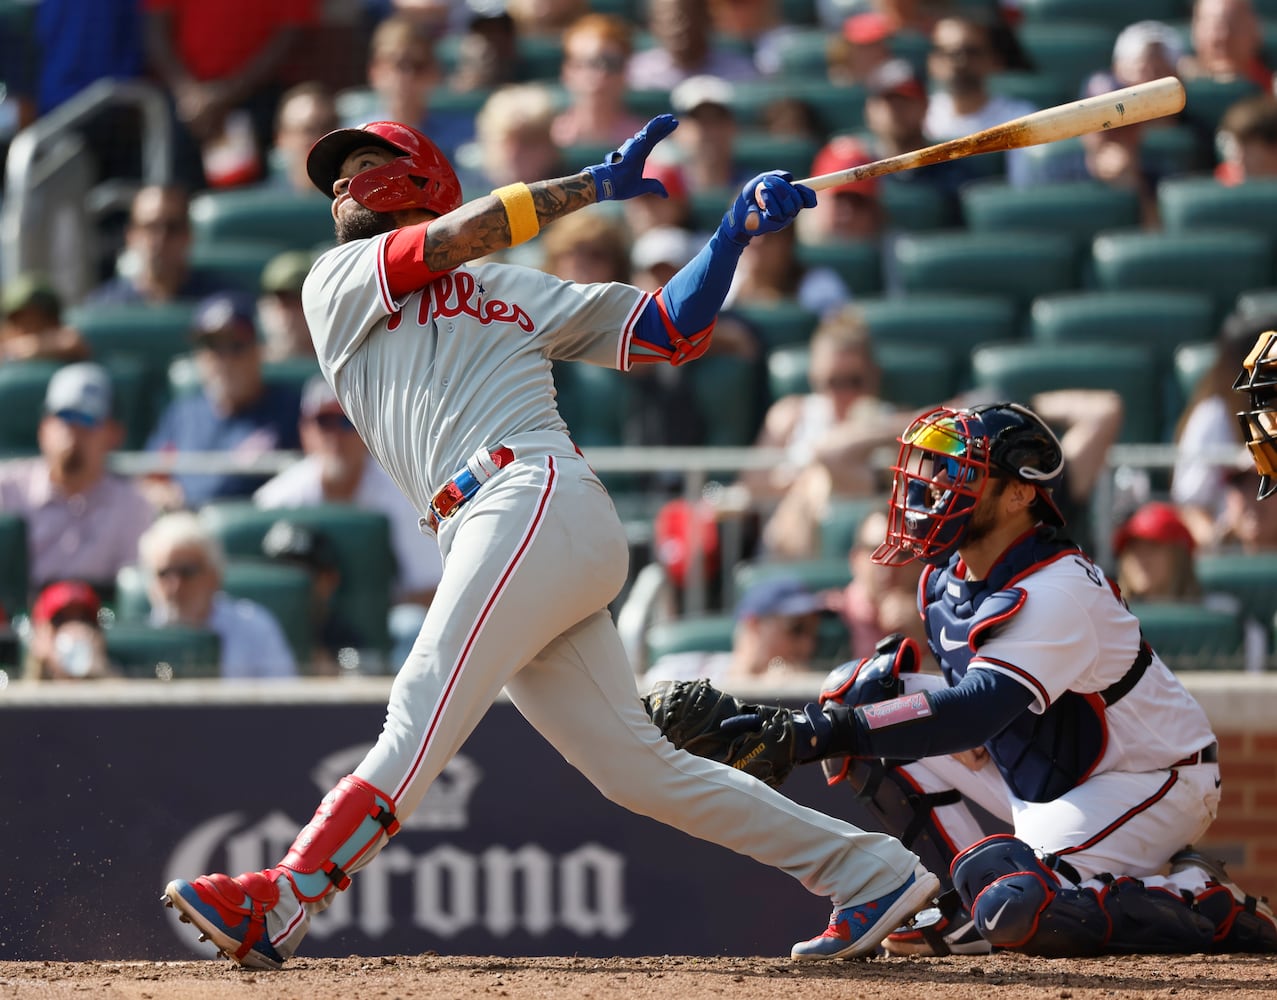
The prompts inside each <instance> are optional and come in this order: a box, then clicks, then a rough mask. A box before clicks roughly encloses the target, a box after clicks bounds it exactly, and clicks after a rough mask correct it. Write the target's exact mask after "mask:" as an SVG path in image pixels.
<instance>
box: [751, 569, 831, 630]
mask: <svg viewBox="0 0 1277 1000" xmlns="http://www.w3.org/2000/svg"><path fill="white" fill-rule="evenodd" d="M824 610H825V602H824V600H823V599H822V598H821V597H820V596H819V595H817V594H814V593H812V592H811V591H810V590H809V589H808V588H807V585H806V584H805V583H803V582H802V580H800V579H798V578H797V577H792V576H777V577H771V578H769V579H766V580H760V581H759V582H758V583H756V584H754V585H753V586H752V587H750V588H749V589H748V590H746V591H745V593H743V594H742V595H741V596H740V600H739V601H737V602H736V619H737V621H739V620H740V619H742V618H757V617H760V616H763V615H786V616H795V615H811V614H815V613H816V612H818V611H824Z"/></svg>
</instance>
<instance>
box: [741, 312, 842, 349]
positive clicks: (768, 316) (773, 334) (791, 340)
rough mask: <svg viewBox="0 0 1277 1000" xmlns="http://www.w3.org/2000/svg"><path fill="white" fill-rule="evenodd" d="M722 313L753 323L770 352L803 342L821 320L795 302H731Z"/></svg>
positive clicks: (751, 324)
mask: <svg viewBox="0 0 1277 1000" xmlns="http://www.w3.org/2000/svg"><path fill="white" fill-rule="evenodd" d="M724 312H727V313H730V314H731V315H733V316H737V317H739V318H740V319H742V320H744V321H745V322H746V323H748V324H749V325H750V326H752V327H753V328H754V330H755V331H756V332H757V333H758V335H759V336H760V337H761V338H762V339H763V342H764V343H765V344H766V345H767V349H768V350H769V351H771V350H775V349H776V348H777V347H785V346H788V345H790V344H806V343H807V342H809V341H810V340H811V335H812V332H813V331H814V330H815V329H816V325H817V324H818V322H819V321H820V317H819V316H817V315H816V314H815V313H813V312H811V311H809V310H807V309H804V308H803V307H802V306H800V305H799V304H798V303H797V302H775V303H750V304H748V305H734V306H731V307H730V308H729V309H726V310H724Z"/></svg>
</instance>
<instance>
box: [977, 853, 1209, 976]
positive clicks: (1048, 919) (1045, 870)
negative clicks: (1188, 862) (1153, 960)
mask: <svg viewBox="0 0 1277 1000" xmlns="http://www.w3.org/2000/svg"><path fill="white" fill-rule="evenodd" d="M953 884H954V888H955V889H957V891H958V895H959V897H960V898H961V899H962V902H963V903H964V904H965V905H966V906H967V908H968V909H969V910H970V911H971V915H972V917H973V919H974V920H975V925H976V928H977V929H978V930H979V931H980V934H981V935H982V936H983V937H985V938H986V939H987V940H988V941H989V942H990V943H992V944H993V945H994V946H996V947H999V948H1007V949H1010V950H1014V951H1020V952H1024V953H1025V954H1028V955H1041V956H1044V957H1047V958H1080V957H1085V956H1090V955H1101V954H1105V953H1108V952H1167V953H1193V952H1199V951H1209V950H1210V948H1211V942H1212V939H1213V935H1214V925H1213V924H1212V923H1211V922H1210V920H1208V919H1207V918H1206V917H1204V916H1203V915H1201V914H1200V913H1198V912H1196V910H1195V909H1194V908H1193V907H1191V906H1189V905H1188V904H1187V902H1186V901H1185V900H1184V899H1183V898H1182V897H1181V896H1180V895H1179V894H1178V893H1176V892H1174V891H1171V890H1167V889H1155V888H1149V887H1148V886H1146V885H1144V883H1143V882H1140V881H1139V880H1138V879H1133V878H1118V879H1114V880H1112V881H1110V882H1109V884H1108V885H1106V886H1105V887H1104V888H1103V889H1100V890H1096V889H1076V888H1069V887H1065V886H1063V885H1062V884H1061V882H1060V879H1059V877H1058V876H1057V875H1056V873H1055V872H1054V871H1052V870H1051V869H1050V868H1049V867H1047V865H1045V864H1044V863H1043V862H1042V860H1041V859H1040V858H1039V857H1038V856H1037V854H1036V853H1035V852H1034V851H1033V849H1032V848H1031V847H1029V845H1028V844H1025V843H1024V842H1023V841H1020V840H1017V839H1016V838H1014V837H1012V836H1009V835H1006V834H999V835H997V836H995V837H988V838H986V839H984V840H982V841H980V842H979V843H977V844H973V845H972V846H971V847H969V848H967V849H966V850H965V851H963V852H962V853H961V854H959V855H958V857H957V858H956V859H954V862H953Z"/></svg>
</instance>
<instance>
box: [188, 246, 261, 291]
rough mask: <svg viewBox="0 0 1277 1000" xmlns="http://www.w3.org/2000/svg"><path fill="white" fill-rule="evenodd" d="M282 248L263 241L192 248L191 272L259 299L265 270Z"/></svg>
mask: <svg viewBox="0 0 1277 1000" xmlns="http://www.w3.org/2000/svg"><path fill="white" fill-rule="evenodd" d="M278 253H279V247H278V246H277V245H276V244H274V243H270V242H264V241H261V240H241V239H220V240H214V241H212V242H208V243H196V244H194V245H193V246H192V247H191V269H192V270H193V271H195V272H197V273H198V274H201V275H204V276H206V277H208V278H209V279H210V280H212V281H214V282H217V283H218V284H220V285H224V286H225V287H227V288H233V289H235V290H236V291H240V292H247V293H248V294H250V295H254V296H255V295H257V294H259V293H260V292H261V288H262V270H263V269H264V268H265V267H266V265H267V263H268V262H269V261H270V259H271V258H272V257H274V256H275V255H276V254H278Z"/></svg>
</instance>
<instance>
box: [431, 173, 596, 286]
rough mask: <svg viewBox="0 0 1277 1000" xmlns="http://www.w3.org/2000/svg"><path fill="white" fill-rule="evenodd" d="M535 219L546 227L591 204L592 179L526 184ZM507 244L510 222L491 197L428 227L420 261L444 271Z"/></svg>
mask: <svg viewBox="0 0 1277 1000" xmlns="http://www.w3.org/2000/svg"><path fill="white" fill-rule="evenodd" d="M528 190H529V191H531V192H532V204H533V205H534V206H535V207H536V212H537V220H538V221H539V222H540V224H541V225H543V226H544V225H547V224H549V223H551V222H553V221H554V220H555V219H559V218H562V217H563V216H565V215H568V214H570V213H572V212H575V211H577V210H578V209H582V208H585V207H586V206H587V205H592V204H594V202H595V200H596V199H595V187H594V179H593V178H592V177H590V176H589V174H575V175H573V176H571V177H559V178H556V179H554V180H550V181H535V182H534V183H532V184H529V185H528ZM509 245H510V220H509V218H508V217H507V215H506V209H505V205H503V204H502V203H501V199H500V198H498V197H496V196H495V195H484V196H483V197H482V198H476V199H475V200H474V201H471V202H467V203H466V204H464V205H462V206H461V207H460V208H458V209H457V210H456V211H454V212H449V213H448V214H447V215H444V216H442V217H440V218H438V219H436V220H435V221H434V222H432V223H431V224H430V228H429V229H428V230H427V231H426V242H425V247H424V260H425V263H426V266H427V267H429V268H430V269H431V270H432V271H446V270H448V269H449V268H452V267H457V266H458V265H460V264H464V263H466V262H467V261H471V260H477V259H478V258H480V257H484V256H487V255H488V254H490V253H496V252H497V251H498V250H504V249H505V248H506V247H508V246H509Z"/></svg>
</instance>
